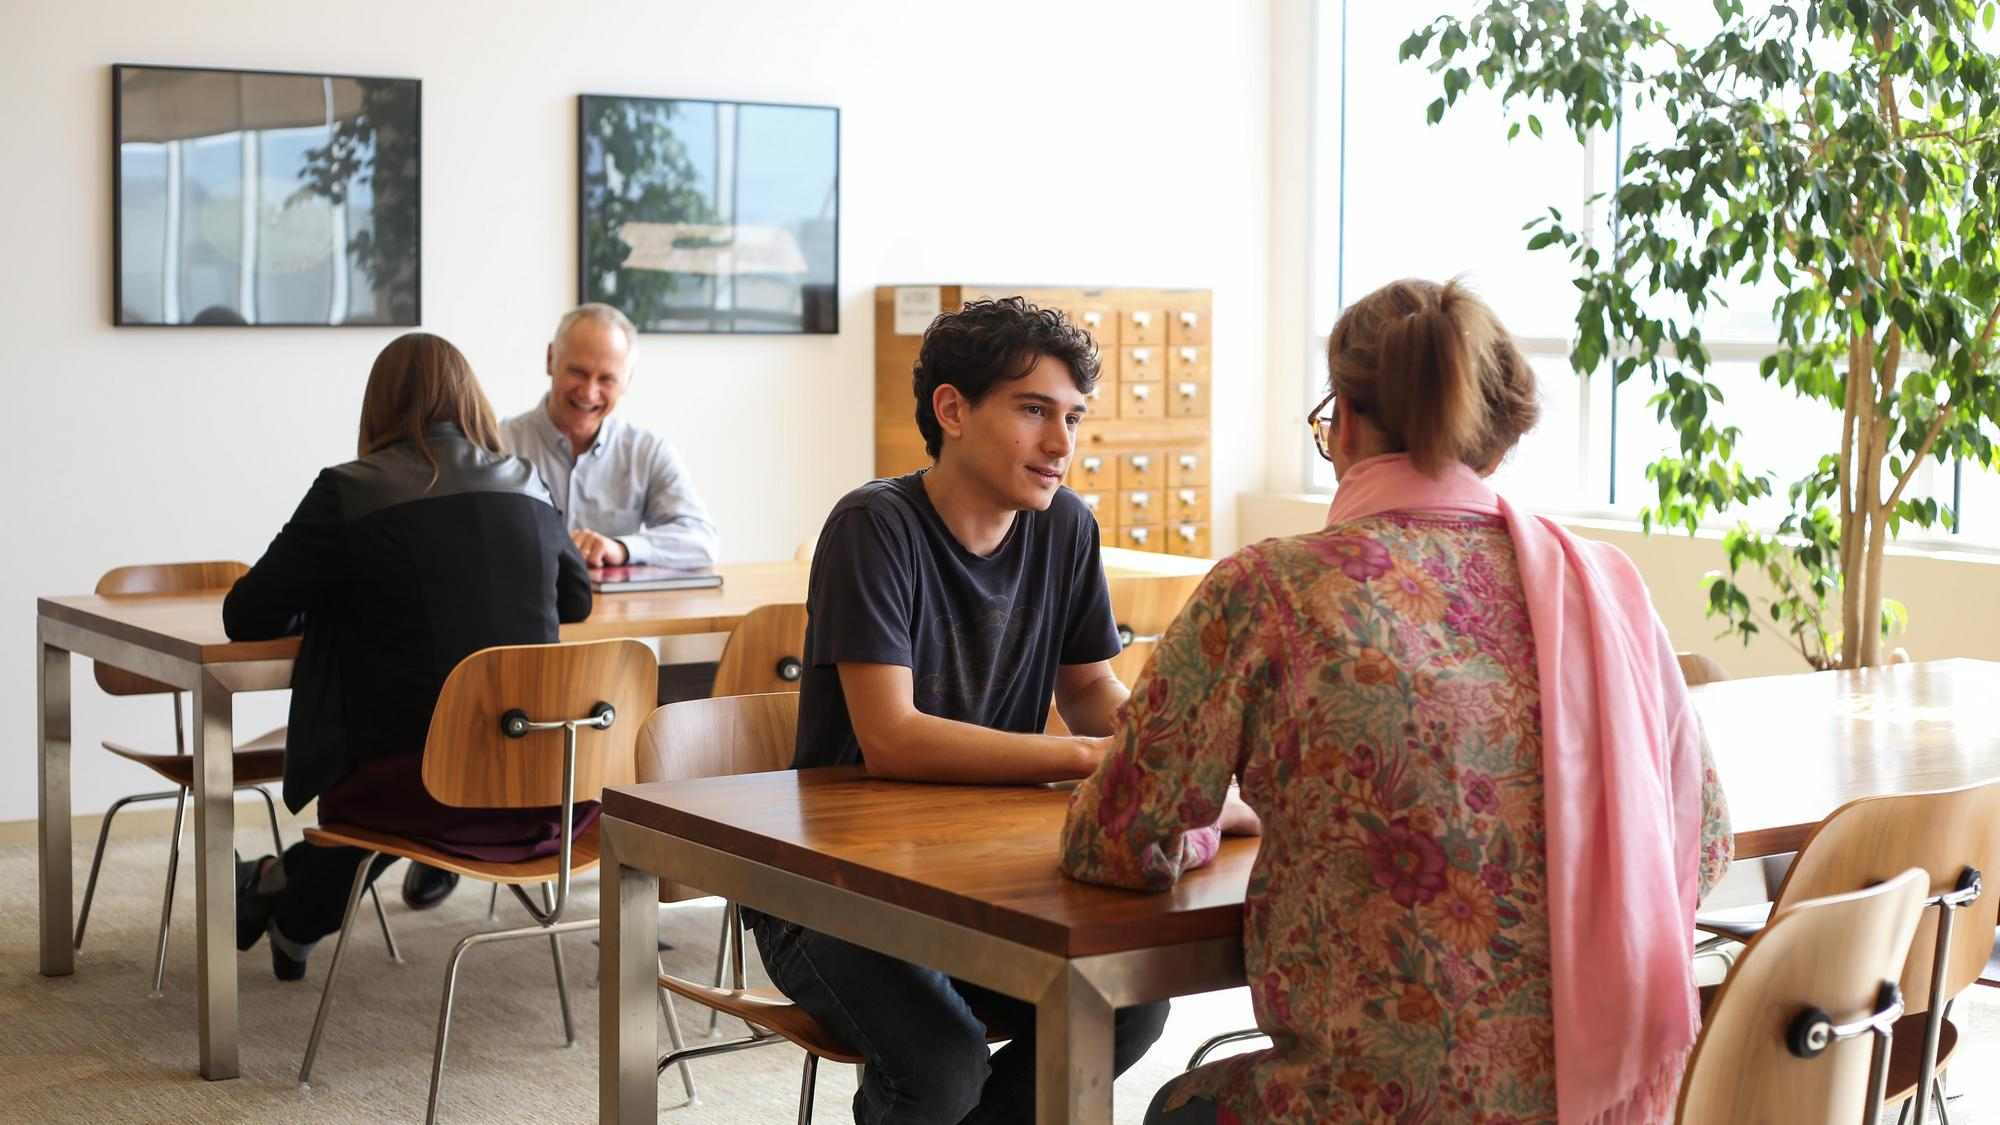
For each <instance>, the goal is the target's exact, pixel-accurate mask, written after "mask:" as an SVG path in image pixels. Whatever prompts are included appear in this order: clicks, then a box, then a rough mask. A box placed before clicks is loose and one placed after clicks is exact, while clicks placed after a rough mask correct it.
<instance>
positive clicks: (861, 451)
mask: <svg viewBox="0 0 2000 1125" xmlns="http://www.w3.org/2000/svg"><path fill="white" fill-rule="evenodd" d="M1272 41H1273V32H1272V15H1271V8H1270V5H1269V4H1268V2H1257V3H1251V4H1234V3H1231V4H1216V3H1208V2H1203V0H1172V2H1160V0H1130V2H1124V0H1121V2H1115V3H1114V2H1105V0H1092V2H1090V3H1081V4H1079V3H1073V2H1071V3H1065V2H1062V0H1010V2H1008V3H1005V4H978V5H971V4H963V5H961V4H939V3H932V2H917V0H910V2H902V3H898V2H892V0H867V2H863V0H843V2H841V3H833V4H829V3H821V2H809V0H782V2H781V0H730V2H729V3H722V4H710V3H692V2H676V3H666V2H662V0H626V2H616V3H614V2H581V3H573V4H565V5H556V4H548V3H514V4H493V3H486V2H480V0H427V2H423V3H415V4H394V5H392V4H382V3H374V4H362V3H341V4H325V3H303V2H300V0H284V2H279V0H257V2H253V0H178V2H176V3H172V4H154V3H142V2H139V0H66V2H62V3H57V2H55V0H8V3H7V4H6V5H5V7H4V9H0V105H4V106H5V107H6V112H5V113H4V114H0V183H4V184H5V185H6V189H5V193H4V196H0V198H4V205H3V206H0V215H4V219H0V222H4V224H5V225H4V227H0V231H4V242H0V253H4V262H5V268H4V269H0V371H4V373H5V378H6V380H7V386H8V390H9V393H8V395H7V401H8V403H9V404H10V406H11V407H12V409H13V410H14V411H16V412H17V413H15V414H14V422H13V423H12V424H11V425H10V426H8V427H7V429H8V440H7V441H6V443H5V446H6V451H7V452H6V460H5V467H6V470H7V471H6V479H7V481H8V482H9V493H10V497H9V498H10V503H9V504H8V511H7V517H8V523H9V526H10V532H9V534H8V539H9V546H8V548H7V550H6V552H5V555H4V557H0V590H4V592H5V593H4V609H5V612H4V613H0V714H5V715H7V716H10V718H9V720H8V721H9V723H10V726H9V728H8V729H9V730H11V731H12V736H11V737H10V738H9V739H8V740H7V745H8V746H9V747H10V750H11V752H9V753H8V754H6V755H5V765H4V767H3V768H4V769H5V771H6V772H5V774H4V777H5V778H6V781H7V784H5V785H4V786H0V820H7V819H17V818H25V817H31V816H33V815H34V776H35V775H34V744H33V741H32V740H33V737H34V735H33V732H34V715H35V708H36V706H37V700H36V698H35V694H34V664H33V662H32V659H31V654H32V652H33V640H34V634H33V626H32V616H31V612H30V611H31V608H32V604H33V598H34V597H35V596H36V595H38V594H44V593H66V592H81V591H85V590H88V589H89V588H90V586H91V585H92V583H93V582H94V581H95V580H96V578H97V576H98V575H99V574H100V573H102V572H103V571H104V570H106V569H108V568H110V567H112V566H115V565H118V564H121V563H129V562H136V561H165V560H173V559H196V558H243V559H254V558H255V557H256V556H257V555H258V553H259V552H260V551H261V550H262V548H263V546H264V545H265V543H267V542H268V540H269V538H270V536H271V534H272V533H273V532H274V531H275V530H276V529H277V527H278V526H279V524H280V523H281V522H282V521H283V520H284V518H285V517H286V516H287V515H288V514H289V513H290V511H291V509H292V506H293V505H294V504H295V503H296V502H297V500H298V498H299V496H300V495H302V494H303V493H304V491H305V488H306V486H307V485H308V484H309V483H310V482H311V480H312V477H313V474H314V472H315V471H316V470H317V469H318V468H319V467H321V466H322V465H326V464H330V463H334V462H338V461H342V460H345V459H347V458H349V457H351V456H353V440H354V427H355V417H356V412H357V409H358V405H359V400H360V392H361V387H362V384H363V381H364V379H365V377H366V373H367V370H368V365H369V362H370V361H371V359H372V358H373V356H374V354H375V352H376V351H377V350H379V349H380V348H381V346H382V345H383V344H384V343H386V342H387V341H388V340H389V339H391V338H392V337H393V335H394V333H393V332H392V331H388V330H375V329H340V330H329V329H319V330H292V329H261V330H241V329H239V330H227V329H199V330H197V329H176V330H159V329H129V328H128V329H113V328H111V327H110V321H111V309H110V304H111V283H110V272H109V271H110V269H111V227H110V212H111V184H110V170H111V159H110V140H109V137H108V133H109V129H110V117H111V114H110V104H109V103H110V73H109V67H110V65H111V64H112V63H114V62H128V63H157V64H178V65H205V66H218V67H246V68H267V69H279V70H324V71H332V72H344V73H359V74H379V75H390V76H412V77H418V78H421V79H423V81H424V91H423V92H424V106H423V116H424V138H423V140H424V165H423V172H424V213H423V231H424V259H423V277H424V292H423V306H424V310H425V316H424V325H423V326H424V327H425V328H426V329H428V330H430V331H434V332H438V333H440V334H442V335H444V336H446V337H448V338H450V339H451V340H453V341H454V342H455V343H457V344H458V345H459V346H460V347H461V348H463V349H464V350H465V352H466V354H467V355H468V356H470V357H471V359H472V361H473V365H474V367H475V369H476V370H478V371H479V372H480V373H481V377H482V379H483V381H484V382H485V384H486V386H487V389H488V392H489V393H490V395H491V396H492V398H493V400H494V403H495V405H496V406H497V407H498V408H499V409H500V410H501V411H502V412H503V413H511V412H514V411H517V410H520V409H523V408H525V407H527V406H528V405H530V404H531V403H532V402H533V401H534V399H535V398H536V396H537V395H539V394H540V391H541V388H542V386H543V382H544V380H543V379H542V377H541V366H540V364H541V354H542V345H543V343H544V341H545V340H546V337H547V333H548V330H549V328H550V327H551V325H552V324H553V322H554V320H555V318H556V316H557V315H558V314H559V313H560V312H561V311H562V310H563V309H564V308H566V307H567V306H568V305H569V304H570V303H572V301H573V299H574V297H575V293H576V266H575V262H576V246H575V232H576V211H575V198H574V193H575V179H576V169H575V160H576V156H575V153H576V137H575V118H576V100H575V99H576V95H577V94H578V93H581V92H586V91H587V92H592V93H629V94H654V95H687V96H694V97H736V98H749V99H762V100H778V101H804V102H816V103H829V104H834V105H838V106H840V107H841V109H842V111H843V112H842V118H841V127H842V153H841V158H842V165H841V171H842V180H843V182H842V184H841V188H842V190H841V210H842V214H841V247H840V260H841V323H842V331H841V333H840V334H839V335H838V336H833V337H801V338H789V339H761V340H760V339H748V338H745V339H727V338H713V337H693V336H688V337H673V336H652V337H648V338H646V339H645V341H644V342H643V344H642V346H641V353H642V358H641V365H640V377H639V382H638V384H637V385H636V387H635V389H634V390H633V392H632V393H631V395H630V396H629V397H628V398H627V400H626V402H627V405H626V406H625V407H624V408H623V409H625V410H626V411H628V412H629V414H630V416H631V417H632V418H633V420H634V421H636V422H639V423H641V424H644V425H649V426H654V427H658V428H659V429H661V430H663V431H665V432H666V433H667V434H668V435H669V436H670V438H671V439H672V440H673V441H674V442H675V443H676V444H677V445H678V447H679V449H680V451H681V453H682V455H683V458H684V459H685V460H686V461H687V462H688V463H689V464H690V465H691V466H692V467H693V470H694V471H695V472H696V473H697V474H699V476H698V479H699V481H700V484H701V486H702V489H703V492H704V493H705V495H706V497H707V499H708V501H709V504H710V506H711V508H712V509H713V510H714V512H715V514H716V516H717V517H718V520H719V522H720V523H721V525H722V527H723V536H724V552H725V556H726V557H727V558H728V559H730V560H737V561H742V560H754V559H766V558H781V557H789V556H790V554H791V552H792V550H793V547H794V546H795V545H796V544H797V542H798V541H799V540H800V539H801V538H803V537H806V536H808V535H810V534H811V533H813V532H814V531H815V530H816V529H817V527H818V524H819V521H820V519H821V517H822V516H823V515H824V514H825V512H826V510H827V508H828V507H829V506H830V505H831V504H832V503H833V501H834V500H835V499H837V498H838V496H839V495H840V494H841V493H842V492H843V491H845V490H846V489H847V488H849V487H851V486H852V485H854V484H856V483H859V482H860V481H862V480H864V479H865V478H867V477H868V476H869V475H870V470H871V468H872V464H871V460H872V452H871V451H872V435H871V429H870V427H871V416H872V402H871V399H872V386H873V383H872V378H873V376H872V362H873V344H872V338H871V336H872V332H871V320H870V313H869V309H870V301H871V298H872V292H873V287H874V286H875V285H877V284H892V283H898V282H946V281H966V282H982V283H987V282H990V283H1011V282H1019V283H1024V284H1026V283H1044V284H1081V283H1100V284H1113V285H1118V284H1124V285H1187V286H1204V287H1210V288H1213V289H1214V290H1215V295H1216V300H1215V333H1216V340H1215V352H1216V357H1217V362H1216V367H1217V378H1218V391H1219V392H1220V393H1218V394H1217V395H1216V396H1215V413H1216V417H1215V433H1216V458H1215V462H1216V480H1215V488H1214V495H1215V497H1216V512H1215V526H1216V528H1217V532H1216V536H1217V541H1216V547H1217V549H1218V550H1219V551H1220V550H1227V549H1229V548H1230V547H1232V546H1233V545H1234V544H1233V543H1232V542H1229V541H1227V540H1228V539H1229V536H1228V529H1232V528H1234V527H1235V526H1236V517H1235V511H1234V498H1235V497H1236V496H1237V495H1238V494H1239V493H1240V492H1242V491H1244V490H1246V489H1255V488H1259V487H1261V486H1262V485H1263V481H1264V478H1265V467H1264V464H1263V460H1262V456H1263V455H1262V452H1261V449H1262V447H1263V445H1264V443H1263V442H1262V441H1260V440H1258V435H1261V434H1262V433H1263V432H1264V425H1265V419H1266V417H1267V415H1268V411H1267V410H1266V408H1265V407H1266V388H1265V386H1264V379H1263V377H1262V374H1261V373H1262V372H1263V371H1264V370H1265V359H1266V352H1267V347H1266V339H1267V326H1266V323H1265V320H1264V309H1265V296H1266V287H1267V286H1268V285H1269V284H1270V278H1271V276H1272V274H1271V271H1269V269H1268V268H1267V260H1268V258H1269V253H1268V246H1269V243H1270V238H1269V233H1268V222H1269V216H1270V200H1271V194H1272V184H1271V179H1272V173H1271V168H1272V153H1271V143H1270V127H1269V124H1268V121H1267V118H1268V116H1269V111H1270V104H1271V102H1270V79H1269V75H1268V73H1267V72H1268V64H1269V59H1270V55H1271V52H1272ZM75 664H76V667H75V679H76V691H75V694H76V698H77V705H76V712H75V743H76V746H77V750H76V752H75V756H74V762H75V772H74V777H75V791H76V807H77V809H78V811H93V810H97V809H101V808H102V807H103V806H104V805H106V804H107V803H109V801H110V800H111V799H113V798H114V797H115V796H116V795H117V794H119V793H122V792H127V791H130V790H133V789H135V788H139V787H142V786H145V785H146V780H145V776H144V775H143V774H142V773H141V772H139V771H137V770H136V769H135V768H132V767H127V766H125V765H124V764H123V763H119V762H116V761H115V760H113V759H110V758H109V756H108V755H105V754H103V753H102V752H100V751H98V750H97V749H96V748H95V746H96V743H97V741H98V740H99V739H102V738H106V737H116V738H121V739H128V740H131V739H147V738H153V739H155V740H157V737H158V735H159V732H160V731H162V730H163V729H164V719H165V709H164V705H163V704H161V703H159V702H158V701H156V700H143V701H121V702H113V701H107V700H104V699H102V698H101V697H100V696H98V695H97V693H96V690H95V688H94V687H93V686H92V685H91V684H90V682H89V668H88V663H87V662H85V661H82V660H78V661H76V662H75ZM237 715H238V721H237V726H238V730H239V733H254V732H255V731H256V730H260V729H262V727H261V725H259V724H261V723H264V722H277V721H281V720H282V717H283V700H282V697H280V696H265V697H253V698H246V699H244V700H242V701H239V704H238V708H237Z"/></svg>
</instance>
